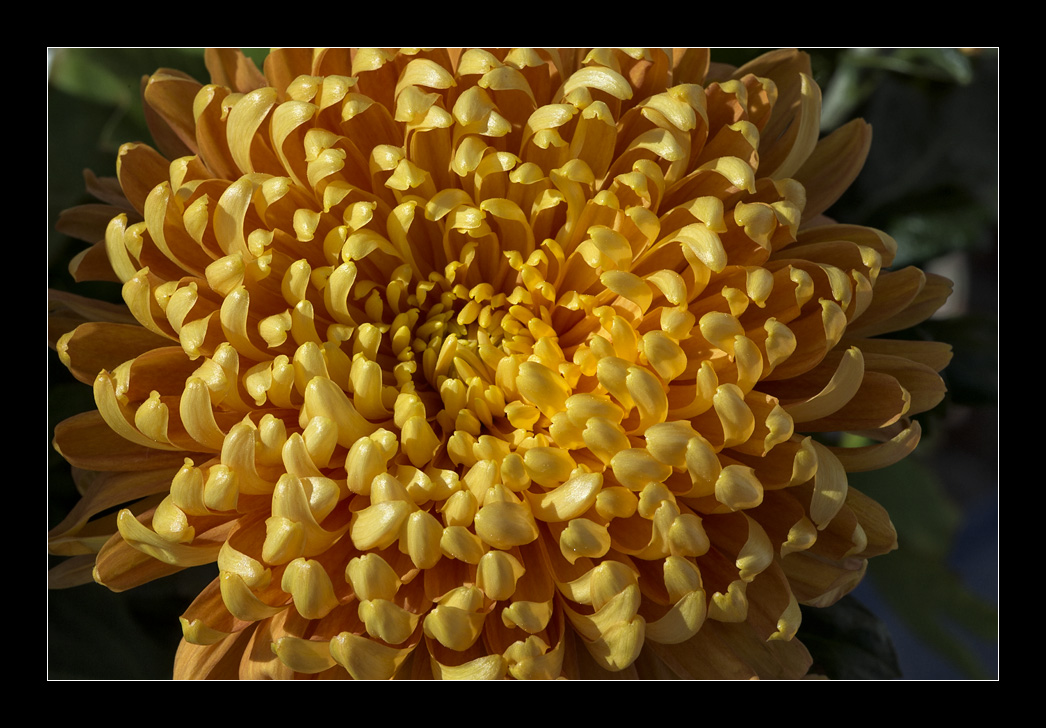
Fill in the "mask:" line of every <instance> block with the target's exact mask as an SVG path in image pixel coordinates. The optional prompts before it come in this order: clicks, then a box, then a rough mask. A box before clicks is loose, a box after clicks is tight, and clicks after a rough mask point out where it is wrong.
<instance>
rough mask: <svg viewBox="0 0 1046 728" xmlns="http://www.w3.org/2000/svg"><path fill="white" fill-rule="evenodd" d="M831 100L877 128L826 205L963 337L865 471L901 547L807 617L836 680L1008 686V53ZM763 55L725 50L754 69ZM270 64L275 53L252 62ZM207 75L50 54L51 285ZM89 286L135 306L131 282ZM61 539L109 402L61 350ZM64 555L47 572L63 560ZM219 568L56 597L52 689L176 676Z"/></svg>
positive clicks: (938, 66) (177, 60)
mask: <svg viewBox="0 0 1046 728" xmlns="http://www.w3.org/2000/svg"><path fill="white" fill-rule="evenodd" d="M807 50H808V52H809V53H810V55H811V60H812V63H813V68H814V75H815V80H817V82H818V83H819V85H820V86H821V88H822V91H823V117H824V124H823V127H824V128H823V130H824V131H826V132H827V131H830V130H831V129H832V128H834V127H836V126H838V125H839V124H841V123H843V122H845V121H847V120H849V119H851V118H854V117H856V116H862V117H864V118H865V119H866V120H868V121H869V122H871V124H872V126H873V129H874V138H873V143H872V152H871V155H870V157H869V160H868V163H867V165H866V166H865V169H864V170H863V172H862V174H861V176H860V178H859V179H858V180H857V182H856V183H855V185H854V186H853V187H852V188H851V190H850V192H848V193H847V195H846V196H845V197H844V198H843V199H842V200H840V201H839V203H837V205H836V206H835V207H834V208H833V209H832V210H831V211H830V214H832V215H833V216H834V217H836V218H837V219H840V220H842V221H845V222H852V223H860V224H866V225H871V226H874V227H878V228H880V229H882V230H885V231H886V232H887V233H889V234H890V235H892V236H893V237H894V238H896V239H897V241H898V243H899V245H900V249H901V253H900V256H899V258H898V260H897V261H896V265H898V266H899V265H907V264H917V265H919V266H921V267H923V268H924V269H927V270H931V271H934V272H939V273H943V274H945V275H947V276H948V277H949V278H951V279H952V280H954V281H955V283H956V286H955V294H954V295H953V297H952V299H951V301H950V302H949V304H948V305H947V306H946V308H945V309H944V310H942V311H941V312H940V314H939V315H938V317H936V318H935V319H934V320H931V321H929V322H927V323H926V324H924V325H922V326H920V327H919V329H918V330H914V331H911V332H908V334H907V335H910V336H918V337H924V336H929V337H932V338H934V339H938V340H943V341H948V342H950V343H951V344H952V345H953V347H954V353H955V358H954V359H953V361H952V363H951V365H950V366H949V368H948V369H947V370H946V371H945V373H944V376H945V379H946V382H947V384H948V389H949V393H948V396H947V399H946V401H945V402H944V403H942V405H941V406H939V407H938V408H937V409H936V410H934V411H932V412H930V413H927V414H926V415H922V416H920V420H921V423H922V425H923V431H924V440H923V443H922V444H921V445H920V448H919V450H918V451H917V452H916V453H915V455H914V456H912V457H910V458H908V459H907V460H905V461H904V462H902V463H900V464H898V465H896V466H894V467H892V468H889V469H887V470H883V471H878V472H875V473H862V474H854V475H851V483H852V484H853V485H854V486H855V487H857V488H859V489H860V490H862V491H864V492H866V493H868V494H870V495H871V496H873V497H874V498H875V499H876V500H878V501H880V502H881V503H883V504H884V505H885V506H886V507H887V508H888V510H889V511H890V514H891V517H892V518H893V520H894V523H895V525H896V526H897V528H898V532H899V534H900V542H901V550H900V551H897V552H894V553H893V554H890V555H887V556H883V557H879V558H876V559H873V560H872V561H871V564H870V568H869V576H868V578H867V579H866V580H865V581H864V582H863V583H862V584H861V586H860V587H859V588H858V589H857V590H856V591H855V593H854V594H853V595H851V596H850V597H848V598H846V599H845V600H843V601H842V602H840V604H838V605H836V606H835V607H833V608H831V609H827V610H810V611H806V612H805V613H804V622H803V627H802V629H801V631H800V638H802V639H803V641H804V642H805V643H806V644H807V645H808V646H809V647H810V649H811V652H812V653H813V654H814V656H815V659H816V660H817V667H819V668H820V669H821V670H822V671H823V672H824V673H825V674H828V675H830V676H832V677H837V678H851V679H858V678H894V677H904V678H908V679H969V678H988V679H991V678H996V677H998V647H997V634H998V626H997V616H996V615H997V605H998V540H999V538H998V524H999V510H998V405H997V402H998V343H997V332H998V287H997V276H998V258H999V241H998V233H997V220H998V191H997V183H998V116H999V103H998V51H997V49H979V50H974V49H964V50H958V49H893V50H883V49H807ZM760 52H761V50H760V49H740V50H728V49H716V50H714V51H713V60H717V61H722V62H729V63H733V64H735V65H740V64H741V63H743V62H744V61H746V60H748V59H749V58H752V57H755V56H756V55H758V54H759V53H760ZM251 54H252V55H253V56H254V57H255V58H257V59H258V63H259V66H260V63H261V59H262V58H264V51H251ZM165 66H166V67H173V68H179V69H181V70H184V71H187V72H189V73H191V74H192V75H194V76H195V77H196V78H198V79H201V80H206V78H207V75H206V71H205V69H204V66H203V60H202V53H201V52H200V51H199V50H196V49H60V50H52V51H49V52H48V92H47V104H48V126H47V134H48V140H47V141H48V180H47V186H48V233H47V234H48V261H47V263H48V285H49V287H53V288H58V289H63V290H74V286H73V284H72V281H71V279H70V277H69V275H68V271H67V265H68V261H69V259H70V258H71V257H72V256H73V255H75V254H76V253H77V252H78V251H79V250H81V249H82V248H83V247H84V244H83V243H80V242H79V241H74V240H70V239H68V238H66V237H64V236H62V235H60V234H57V233H55V232H54V230H53V228H54V222H55V221H56V220H57V217H58V213H59V212H60V211H61V210H62V209H64V208H67V207H70V206H72V205H74V204H78V203H81V202H88V201H90V200H89V199H88V198H87V197H86V196H85V194H84V192H83V177H82V170H83V169H85V168H89V169H92V170H94V171H95V172H96V173H97V174H98V175H99V176H111V175H113V174H114V173H115V169H114V165H115V159H116V151H117V149H118V147H119V145H120V144H121V143H123V142H126V141H139V140H146V141H147V140H148V138H149V137H148V132H147V131H146V128H145V125H144V119H143V116H142V113H141V108H140V102H139V98H138V97H139V83H140V79H141V77H142V76H143V75H147V74H149V73H152V72H153V71H154V70H156V69H157V68H160V67H165ZM75 291H76V292H77V293H79V294H82V295H90V296H94V297H98V298H104V299H109V300H117V301H118V300H119V291H118V289H117V288H116V287H115V285H110V284H91V285H82V286H76V287H75ZM47 368H48V377H49V392H50V398H49V403H48V413H49V419H48V425H47V427H48V455H47V457H48V472H49V483H48V494H49V495H48V506H47V512H48V516H47V520H48V528H50V527H51V526H53V525H55V524H57V523H58V522H59V521H60V520H61V519H62V517H63V516H64V514H65V513H67V512H68V510H69V509H70V508H71V507H72V505H73V504H74V503H75V502H76V498H77V496H76V493H75V489H74V488H73V486H72V483H71V481H70V478H69V473H68V466H66V465H65V464H64V462H63V461H62V460H61V458H60V457H58V456H57V454H55V453H54V452H53V450H52V449H51V447H50V438H51V435H52V432H53V429H54V425H55V424H56V423H57V422H60V421H61V420H62V419H64V418H65V417H68V416H69V415H71V414H75V413H77V412H82V411H86V410H89V409H92V408H93V400H92V397H91V392H90V388H89V387H86V386H84V385H82V384H80V383H78V382H75V381H74V380H72V378H71V377H70V376H69V375H68V373H67V372H66V371H65V369H64V367H62V366H61V364H60V362H58V359H57V356H55V355H54V352H52V351H50V350H48V363H47ZM50 561H51V560H50V559H49V562H50ZM215 574H216V569H215V568H214V567H213V566H212V567H201V568H199V569H194V570H190V571H188V572H184V573H182V574H180V575H178V576H177V577H173V578H168V579H163V580H160V581H157V582H154V583H152V584H148V585H145V586H143V587H140V588H139V589H135V590H133V591H130V592H126V593H124V594H112V593H110V592H109V591H108V590H106V589H104V588H102V587H99V586H97V585H94V584H89V585H85V586H81V587H77V588H74V589H69V590H62V591H55V592H48V594H47V597H46V599H47V613H48V643H49V649H48V666H47V673H48V676H49V677H50V678H51V679H165V678H168V677H170V674H171V664H172V660H173V653H174V649H175V647H176V646H177V642H178V639H179V638H180V635H181V630H180V628H179V625H178V621H177V617H178V615H179V614H181V612H182V611H183V610H184V608H185V607H186V606H187V605H188V604H189V603H190V602H191V601H192V599H193V598H194V597H195V596H196V594H197V593H198V592H199V590H200V589H201V588H202V587H203V586H204V585H205V584H206V583H208V582H209V581H210V580H211V579H212V578H213V577H214V575H215Z"/></svg>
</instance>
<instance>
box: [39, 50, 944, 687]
mask: <svg viewBox="0 0 1046 728" xmlns="http://www.w3.org/2000/svg"><path fill="white" fill-rule="evenodd" d="M207 60H208V67H209V69H210V72H211V76H212V79H211V80H212V82H211V83H210V84H207V85H201V84H200V83H198V82H197V81H195V80H193V79H191V78H189V77H187V76H185V75H184V74H181V73H179V72H176V71H170V70H161V71H159V72H157V73H156V74H155V75H153V76H152V77H151V78H149V79H148V81H147V82H146V83H145V85H144V99H145V104H146V110H147V113H148V114H149V118H150V121H151V125H152V128H153V131H154V137H155V141H156V144H157V149H153V148H150V147H148V146H145V145H143V144H130V145H126V146H124V147H123V148H122V149H121V152H120V155H119V160H118V166H117V177H118V185H116V184H109V183H107V182H105V181H98V182H96V184H95V185H94V186H95V191H96V193H97V194H98V195H99V196H100V197H102V198H103V199H104V200H105V201H106V202H108V203H111V204H113V205H114V206H117V207H121V208H122V209H109V208H102V209H101V212H100V213H99V208H97V207H96V208H92V209H90V210H87V211H81V212H80V213H79V215H77V214H76V213H74V214H72V215H71V216H70V217H69V218H68V220H67V221H68V222H69V224H70V225H72V224H74V223H77V224H81V227H84V228H85V229H88V230H89V229H90V225H89V223H90V215H88V214H85V212H86V213H91V214H93V215H94V216H95V218H99V217H104V218H105V219H106V220H107V221H108V225H107V227H106V228H105V230H104V234H103V233H102V232H101V231H100V230H99V231H98V233H97V235H96V236H95V238H94V239H95V240H99V241H100V242H98V243H97V244H96V245H95V246H94V247H93V248H91V249H89V250H87V251H86V252H85V253H84V254H83V255H82V256H81V257H80V258H79V259H78V260H77V261H76V262H75V264H74V267H75V273H76V275H77V277H78V278H79V279H92V278H97V279H106V278H108V279H116V280H119V281H120V282H121V283H122V284H123V288H122V290H123V298H124V301H125V302H126V308H119V309H116V308H114V307H111V306H105V305H101V304H94V303H91V302H89V301H85V300H82V299H77V298H74V297H70V296H65V297H60V298H56V299H55V302H56V303H55V306H54V307H53V309H54V310H53V318H54V322H55V324H54V325H55V326H57V327H59V328H62V327H63V326H64V329H65V331H67V333H65V334H64V335H63V336H61V338H60V340H57V341H56V346H57V349H58V352H59V354H60V356H61V358H62V361H63V362H64V363H65V364H66V365H67V366H68V367H69V368H70V370H71V371H72V372H73V374H74V375H76V376H77V377H78V378H79V379H81V380H83V381H84V382H87V383H90V384H92V385H93V387H94V396H95V400H96V403H97V410H96V411H92V412H89V413H87V414H84V415H80V416H77V417H73V418H72V419H70V420H68V421H66V422H64V423H63V424H62V425H60V426H59V427H58V429H57V431H56V433H55V443H56V446H57V448H58V449H59V450H60V451H61V453H62V454H63V455H64V456H65V457H66V459H67V460H68V461H69V462H70V463H72V465H73V466H74V467H75V468H76V469H77V472H78V473H79V475H81V476H82V478H81V485H82V487H83V490H84V497H83V500H82V502H81V504H80V506H79V507H78V508H77V509H76V511H75V512H74V513H73V514H71V515H70V517H69V518H68V519H67V520H66V521H65V522H64V523H62V524H61V525H60V526H59V527H57V528H56V529H55V530H54V531H53V533H52V538H51V541H52V550H53V552H54V553H58V554H67V555H74V556H76V558H74V559H71V560H69V561H67V562H65V565H64V566H63V567H60V568H59V570H58V571H57V572H56V574H55V575H54V577H53V578H54V581H55V583H56V584H57V585H69V584H73V583H77V582H78V581H83V580H86V578H87V577H88V575H91V574H92V573H93V577H94V579H95V580H96V581H98V582H100V583H102V584H105V585H107V586H109V587H110V588H112V589H115V590H123V589H127V588H130V587H133V586H135V585H138V584H141V583H143V582H146V581H149V580H151V579H155V578H158V577H161V576H164V575H166V574H170V573H172V572H174V571H176V570H179V569H184V568H186V567H191V566H197V565H201V564H209V563H213V562H217V567H218V572H219V575H218V577H217V578H216V579H215V580H214V581H213V583H211V584H210V586H209V587H207V588H206V589H205V590H204V591H203V592H202V593H201V594H200V595H199V597H198V598H197V599H196V600H195V601H194V602H193V603H192V604H191V605H189V606H188V608H187V609H186V611H185V613H184V615H183V617H182V626H183V631H184V641H183V644H182V647H181V649H180V651H179V653H178V658H177V664H176V667H175V675H176V676H177V677H192V678H197V677H225V676H236V675H238V676H240V677H245V678H254V677H279V678H282V677H301V676H319V677H347V676H351V677H353V678H389V677H392V676H401V677H403V676H405V677H423V676H435V677H469V678H474V677H495V678H497V677H516V678H555V677H560V676H566V677H575V676H582V677H584V676H593V675H599V674H604V671H611V672H619V673H622V674H623V675H625V676H637V675H638V676H671V675H678V676H683V677H725V678H733V677H752V676H761V677H791V676H802V675H804V674H805V673H806V671H807V670H808V668H809V665H810V658H809V655H808V653H807V651H806V649H805V648H804V647H803V645H802V644H801V643H800V642H799V641H798V640H797V639H794V637H795V635H796V630H797V628H798V627H799V622H800V609H799V605H800V604H804V605H815V606H819V605H828V604H831V603H832V602H834V601H835V600H837V599H839V598H840V597H841V596H842V595H844V594H846V593H847V592H849V591H850V590H851V589H852V588H853V587H854V586H855V585H856V584H857V582H858V581H859V580H860V579H861V577H862V575H863V573H864V570H865V565H866V562H867V559H868V558H869V557H871V556H875V555H877V554H881V553H884V552H886V551H889V550H891V549H893V548H894V547H895V533H894V530H893V528H892V525H891V523H890V519H889V517H888V516H887V514H886V513H885V512H884V511H883V509H882V508H881V507H880V506H879V505H877V504H876V503H875V502H873V501H872V500H871V499H869V498H868V497H866V496H865V495H862V494H861V493H859V492H857V491H856V490H855V489H853V488H849V487H848V485H847V472H850V471H855V470H867V469H872V468H878V467H882V466H884V465H887V464H890V463H892V462H895V461H896V460H898V459H900V458H901V457H903V456H904V455H906V454H907V453H908V452H909V451H911V449H912V448H913V447H914V446H915V444H916V442H917V441H918V439H919V427H918V425H917V424H916V423H915V422H914V421H913V420H912V419H911V416H912V415H913V414H915V413H918V412H921V411H924V410H926V409H928V408H930V407H933V406H934V405H935V404H936V403H937V402H938V401H939V400H940V399H941V397H942V395H943V391H944V387H943V385H942V382H941V379H940V377H939V376H938V374H937V372H938V371H939V370H940V369H941V368H943V366H944V365H945V363H946V362H947V360H948V358H949V349H948V347H947V346H945V345H942V344H936V343H932V342H925V341H907V340H906V341H901V340H890V339H884V338H881V335H882V334H886V333H889V332H892V331H897V330H900V329H904V328H907V327H909V326H911V325H913V324H915V323H918V322H920V321H922V320H923V319H925V318H926V317H928V316H929V315H930V314H931V313H932V312H933V311H934V310H935V309H936V308H937V307H938V306H939V305H940V303H942V302H943V300H944V298H945V297H946V296H947V294H948V291H949V288H950V286H949V284H948V283H947V281H945V280H943V279H939V278H936V277H934V276H929V275H925V274H924V273H922V272H920V271H919V270H916V269H913V268H907V269H903V270H896V271H892V270H889V266H890V263H891V261H892V260H893V257H894V253H895V247H896V246H895V243H894V241H893V240H891V239H890V238H889V237H888V236H887V235H885V234H883V233H882V232H879V231H876V230H872V229H868V228H864V227H857V226H853V225H846V224H838V223H835V222H833V221H831V220H829V219H827V218H825V217H823V215H822V213H823V212H824V211H825V210H826V209H827V208H828V207H829V205H830V204H831V203H832V202H834V201H835V200H836V199H837V198H838V197H839V195H840V194H841V193H842V192H843V191H844V190H845V188H846V187H847V186H848V185H849V183H850V182H851V181H852V180H853V179H854V177H855V176H856V175H857V173H858V171H859V169H860V168H861V165H862V163H863V161H864V157H865V155H866V153H867V149H868V145H869V143H870V132H869V129H868V127H867V126H866V125H865V124H864V123H863V122H861V121H855V122H853V123H851V124H849V125H846V126H844V127H842V128H841V129H839V130H838V131H836V132H835V133H833V134H831V135H830V136H828V137H826V138H824V139H819V118H820V92H819V90H818V88H817V86H816V85H815V84H814V82H813V81H812V79H811V76H810V69H809V62H808V59H807V58H806V57H805V56H804V55H803V54H801V53H797V52H792V51H782V52H775V53H771V54H768V55H766V56H763V57H761V58H759V59H757V60H755V61H754V62H752V63H750V64H748V65H746V66H744V67H743V68H740V69H727V68H720V67H717V66H715V65H713V64H710V63H709V56H708V54H707V53H704V52H700V51H693V50H687V51H685V52H675V53H673V52H671V51H664V50H593V51H591V52H584V53H582V52H576V51H572V50H571V51H549V50H521V49H514V50H498V51H486V50H467V51H464V52H460V53H456V52H448V51H446V50H433V51H428V50H401V51H399V52H390V51H386V50H358V51H351V52H350V51H348V50H335V49H321V50H311V49H309V50H302V49H298V50H278V51H274V52H272V54H271V55H270V56H269V57H268V59H267V60H266V62H265V66H264V73H262V72H259V71H258V70H257V69H256V68H255V67H254V66H253V64H252V63H250V62H249V61H247V60H246V59H245V58H244V57H243V56H242V55H240V54H239V53H237V52H227V51H216V52H211V53H209V54H208V56H207ZM88 237H89V236H88ZM839 432H861V433H864V434H865V435H869V436H872V437H873V438H874V439H875V440H876V444H874V445H871V446H866V447H859V448H853V449H845V448H841V447H840V440H839V438H838V437H836V436H834V435H833V434H832V433H839ZM128 503H133V505H131V506H130V507H129V508H126V509H124V510H120V511H119V514H118V516H116V517H115V528H113V525H112V520H111V519H107V518H97V519H96V518H94V516H96V515H98V514H101V513H103V512H104V511H106V510H107V509H112V508H113V507H114V506H117V505H119V504H128ZM107 529H108V530H107ZM114 532H115V534H114ZM110 534H114V535H112V536H111V537H109V536H110Z"/></svg>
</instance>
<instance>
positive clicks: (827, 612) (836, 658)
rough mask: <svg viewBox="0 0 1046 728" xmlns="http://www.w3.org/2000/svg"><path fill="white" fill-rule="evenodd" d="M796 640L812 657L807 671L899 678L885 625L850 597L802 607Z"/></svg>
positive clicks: (844, 677) (846, 676)
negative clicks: (823, 604)
mask: <svg viewBox="0 0 1046 728" xmlns="http://www.w3.org/2000/svg"><path fill="white" fill-rule="evenodd" d="M799 639H801V640H802V642H803V644H804V645H806V648H807V649H808V650H809V651H810V655H811V656H812V657H813V659H814V664H813V667H812V668H811V671H810V672H811V674H821V675H826V676H827V677H830V678H831V679H833V680H893V679H897V678H900V677H901V668H900V666H899V665H898V663H897V652H896V650H894V646H893V642H892V641H891V639H890V634H889V632H888V631H887V629H886V626H885V625H884V624H883V623H882V621H881V620H880V619H879V618H878V617H876V616H875V615H874V614H872V612H870V611H869V610H868V609H867V608H866V607H865V606H864V605H862V604H861V603H860V602H859V601H857V600H856V599H854V598H853V597H852V596H847V597H843V598H842V599H840V600H839V601H838V602H837V603H836V604H833V605H832V606H830V607H827V608H825V609H812V608H811V609H803V622H802V626H801V627H800V628H799Z"/></svg>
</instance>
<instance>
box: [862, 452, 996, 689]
mask: <svg viewBox="0 0 1046 728" xmlns="http://www.w3.org/2000/svg"><path fill="white" fill-rule="evenodd" d="M849 478H850V483H851V485H853V486H854V487H856V488H858V489H859V490H861V491H862V492H863V493H865V494H867V495H869V496H871V497H872V498H874V499H875V500H876V501H878V502H879V503H880V504H882V505H883V506H884V507H885V508H886V509H887V511H888V512H889V513H890V517H891V519H892V520H893V523H894V526H895V527H896V529H897V535H898V542H899V544H900V550H899V551H895V552H894V553H892V554H888V555H886V556H881V557H878V558H876V559H873V560H872V561H871V562H870V563H869V569H868V575H869V578H871V579H872V580H873V582H874V583H875V585H876V587H877V588H878V589H879V591H880V592H881V594H882V595H883V598H884V599H885V600H886V601H887V602H889V603H890V605H891V607H892V608H893V609H894V610H895V611H896V612H897V614H898V615H899V616H900V617H901V619H903V620H904V621H905V622H906V623H907V624H908V625H909V626H910V627H911V629H912V630H913V631H914V632H915V633H916V634H918V635H919V636H920V638H921V639H923V640H924V641H925V642H926V643H927V644H928V645H930V646H931V647H933V648H934V649H935V650H936V651H937V652H939V653H940V654H941V655H944V656H945V657H946V658H948V659H949V660H950V661H952V662H953V663H954V664H955V665H957V666H958V667H959V668H960V669H961V670H963V671H964V672H965V673H966V674H968V675H969V676H971V677H977V678H984V677H988V675H987V673H986V671H985V669H984V667H983V666H982V665H981V663H980V661H979V660H978V658H977V656H976V654H975V652H974V651H973V649H972V648H971V647H970V646H969V645H968V644H967V642H968V639H964V638H963V637H962V635H957V630H956V627H957V626H960V627H962V628H963V629H965V630H966V631H968V632H969V633H971V634H972V635H974V636H976V637H978V638H983V639H991V638H992V637H993V636H994V635H995V630H996V624H997V616H996V611H995V608H994V607H993V606H992V605H990V604H988V603H986V602H985V601H984V600H982V599H980V598H979V597H977V596H976V595H974V594H972V593H971V592H970V591H969V589H968V588H967V587H966V586H965V585H964V584H963V583H962V582H961V580H960V579H959V578H958V577H957V576H956V575H955V573H954V572H952V570H951V569H950V568H949V567H948V565H947V563H946V559H947V556H948V554H949V553H950V552H951V550H952V547H953V541H954V538H955V534H956V531H957V529H958V526H959V523H960V514H959V511H958V509H957V508H956V506H955V504H954V502H953V501H951V500H950V499H949V498H948V497H947V496H946V495H945V493H944V491H943V490H942V488H941V484H940V482H939V481H938V479H937V477H936V475H935V473H934V472H933V471H932V470H931V469H929V468H928V467H926V466H925V465H923V464H922V463H921V462H920V461H919V460H918V459H917V458H916V457H909V458H908V459H906V460H903V461H901V462H900V463H898V464H896V465H893V466H891V467H889V468H886V469H884V470H880V471H876V472H872V473H851V474H850V476H849Z"/></svg>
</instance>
